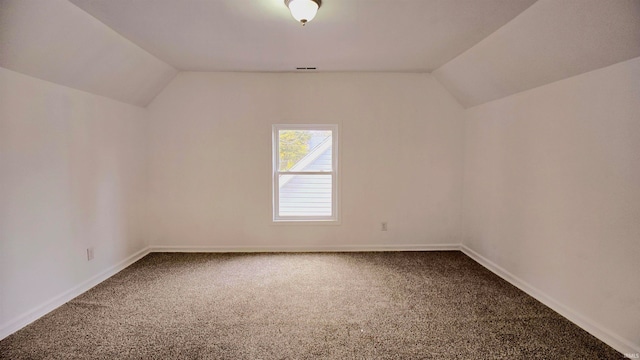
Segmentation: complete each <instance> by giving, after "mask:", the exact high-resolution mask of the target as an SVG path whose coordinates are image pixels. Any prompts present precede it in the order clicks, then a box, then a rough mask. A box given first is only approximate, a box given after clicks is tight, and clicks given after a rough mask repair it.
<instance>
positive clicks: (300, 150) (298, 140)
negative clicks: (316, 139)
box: [278, 130, 311, 171]
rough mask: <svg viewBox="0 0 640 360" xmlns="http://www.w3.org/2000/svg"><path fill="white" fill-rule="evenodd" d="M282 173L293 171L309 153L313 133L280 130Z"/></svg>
mask: <svg viewBox="0 0 640 360" xmlns="http://www.w3.org/2000/svg"><path fill="white" fill-rule="evenodd" d="M278 137H279V144H278V146H279V150H280V171H286V170H289V169H291V167H293V165H295V164H296V163H297V162H298V161H300V159H302V158H303V157H305V156H306V155H307V154H308V153H309V139H311V132H310V131H306V130H280V133H279V136H278Z"/></svg>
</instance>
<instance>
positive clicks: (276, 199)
mask: <svg viewBox="0 0 640 360" xmlns="http://www.w3.org/2000/svg"><path fill="white" fill-rule="evenodd" d="M282 130H285V131H286V130H311V131H313V130H323V131H331V136H332V139H331V141H332V144H331V146H332V151H331V165H332V166H331V167H332V170H323V171H286V170H279V169H280V154H279V153H280V148H279V143H280V139H279V135H280V131H282ZM337 170H338V126H337V125H273V221H275V222H278V221H292V222H295V221H314V222H316V221H326V222H337V221H338V176H337V175H338V171H337ZM286 175H291V176H303V177H304V176H318V175H320V176H330V177H331V214H330V215H326V216H324V215H280V213H281V209H280V201H281V199H280V178H281V176H286Z"/></svg>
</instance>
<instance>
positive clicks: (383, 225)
mask: <svg viewBox="0 0 640 360" xmlns="http://www.w3.org/2000/svg"><path fill="white" fill-rule="evenodd" d="M380 231H387V222H386V221H383V222H381V223H380Z"/></svg>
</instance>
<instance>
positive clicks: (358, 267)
mask: <svg viewBox="0 0 640 360" xmlns="http://www.w3.org/2000/svg"><path fill="white" fill-rule="evenodd" d="M0 358H1V359H171V358H177V359H317V358H318V359H536V358H537V359H623V358H624V357H623V356H622V354H620V353H618V352H616V351H615V350H613V349H612V348H610V347H609V346H607V345H605V344H604V343H602V342H601V341H599V340H597V339H596V338H594V337H593V336H591V335H589V334H588V333H587V332H585V331H584V330H582V329H580V328H578V327H577V326H575V325H573V324H572V323H571V322H569V321H568V320H566V319H565V318H563V317H561V316H560V315H558V314H557V313H555V312H554V311H552V310H550V309H549V308H547V307H545V306H544V305H542V304H541V303H539V302H538V301H536V300H534V299H533V298H531V297H529V296H528V295H526V294H525V293H523V292H522V291H520V290H518V289H517V288H515V287H513V286H511V285H510V284H508V283H507V282H505V281H503V280H502V279H500V278H499V277H497V276H496V275H494V274H492V273H491V272H489V271H488V270H486V269H484V268H483V267H482V266H480V265H479V264H477V263H475V262H474V261H473V260H471V259H470V258H468V257H467V256H465V255H464V254H462V253H461V252H389V253H299V254H291V253H286V254H175V253H157V254H150V255H148V256H146V257H145V258H143V259H142V260H140V261H138V262H136V263H135V264H133V265H132V266H130V267H128V268H127V269H125V270H123V271H122V272H120V273H118V274H117V275H115V276H113V277H112V278H110V279H108V280H107V281H105V282H103V283H101V284H100V285H98V286H96V287H95V288H93V289H91V290H90V291H88V292H86V293H84V294H83V295H81V296H79V297H77V298H75V299H74V300H72V301H70V302H68V303H67V304H65V305H63V306H61V307H60V308H58V309H56V310H55V311H53V312H51V313H49V314H48V315H46V316H44V317H43V318H41V319H39V320H38V321H36V322H34V323H33V324H31V325H29V326H27V327H25V328H24V329H22V330H20V331H18V332H17V333H15V334H13V335H11V336H9V337H7V338H6V339H4V340H2V341H0Z"/></svg>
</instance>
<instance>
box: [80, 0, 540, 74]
mask: <svg viewBox="0 0 640 360" xmlns="http://www.w3.org/2000/svg"><path fill="white" fill-rule="evenodd" d="M70 1H71V2H73V3H74V4H76V5H77V6H78V7H80V8H81V9H83V10H85V11H86V12H88V13H89V14H91V15H93V16H94V17H96V18H97V19H99V20H100V21H102V22H103V23H105V24H106V25H107V26H109V27H111V28H112V29H114V30H115V31H117V32H118V33H120V34H122V35H123V36H124V37H126V38H127V39H129V40H131V41H132V42H134V43H136V44H138V45H139V46H140V47H141V48H143V49H145V50H146V51H148V52H149V53H151V54H153V55H155V56H156V57H158V58H159V59H161V60H163V61H165V62H167V63H168V64H171V65H173V66H174V67H176V68H177V69H180V70H194V71H295V68H296V67H301V66H302V67H307V66H315V67H317V68H318V70H319V71H413V72H430V71H433V70H435V69H437V68H438V67H440V66H441V65H443V64H444V63H446V62H447V61H449V60H451V59H453V58H454V57H456V56H457V55H459V54H460V53H462V52H463V51H465V50H467V49H469V48H470V47H471V46H473V45H474V44H476V43H477V42H479V41H480V40H482V39H484V38H485V37H487V36H488V35H489V34H491V33H492V32H494V31H495V30H497V29H498V28H500V27H501V26H503V25H504V24H506V23H507V22H508V21H509V20H511V19H513V18H514V17H515V16H516V15H518V14H519V13H521V12H522V11H523V10H525V9H526V8H527V7H529V6H530V5H531V4H532V3H534V2H535V0H324V1H323V3H322V6H321V8H320V10H319V11H318V15H317V16H316V18H315V19H314V20H313V21H311V22H310V23H309V24H307V26H305V27H302V26H301V25H300V24H299V23H297V22H296V21H295V20H294V19H293V18H292V17H291V15H290V13H289V11H288V9H287V7H286V6H285V5H284V0H70Z"/></svg>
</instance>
